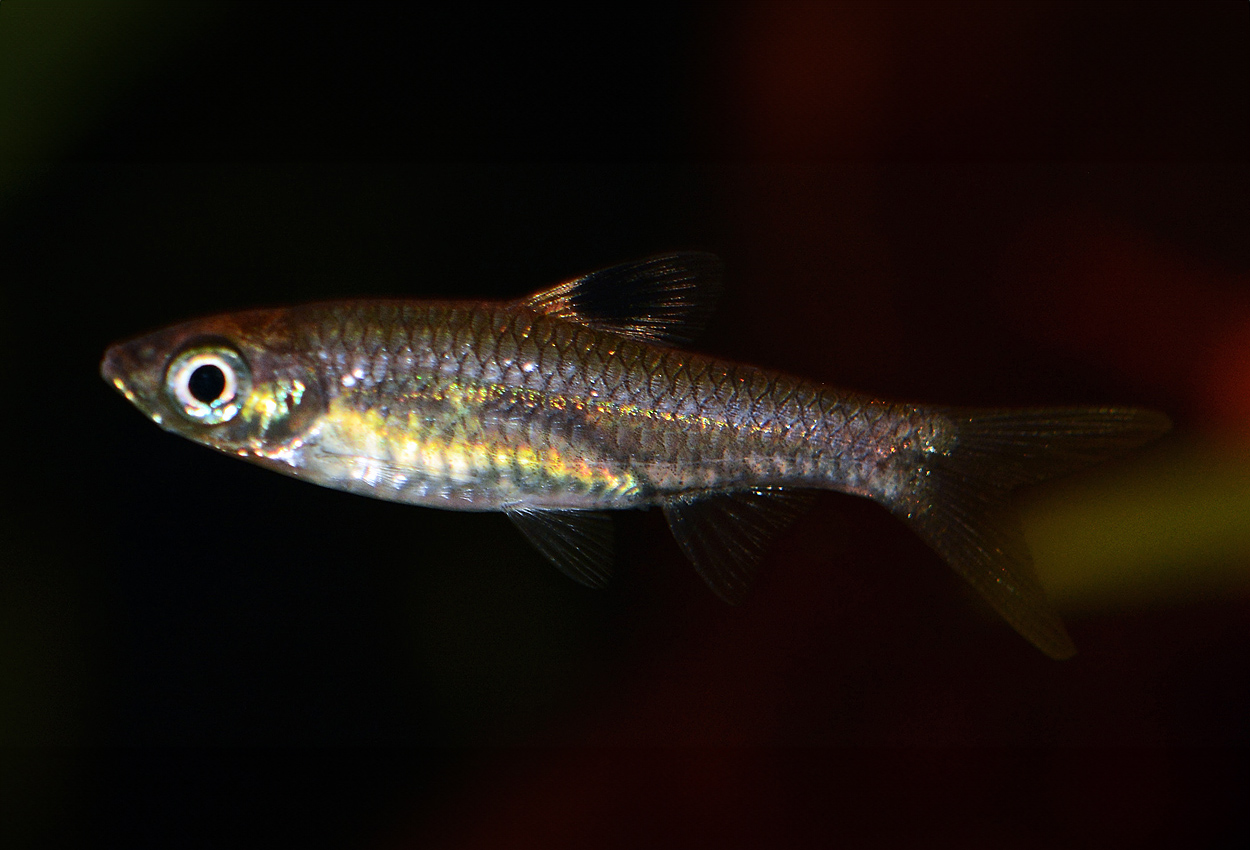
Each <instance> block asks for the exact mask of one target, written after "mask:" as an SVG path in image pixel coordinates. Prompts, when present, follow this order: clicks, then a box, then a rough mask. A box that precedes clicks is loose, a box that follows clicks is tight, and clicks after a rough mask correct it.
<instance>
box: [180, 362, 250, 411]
mask: <svg viewBox="0 0 1250 850" xmlns="http://www.w3.org/2000/svg"><path fill="white" fill-rule="evenodd" d="M250 388H251V372H250V371H249V370H248V368H247V364H246V363H244V362H243V358H242V357H240V356H239V355H238V353H237V352H235V351H233V350H231V349H229V348H226V347H224V346H208V347H203V348H193V349H191V350H189V351H184V352H182V353H181V354H179V355H178V356H177V357H175V358H174V359H173V360H172V361H171V362H170V364H169V368H168V369H167V370H166V372H165V391H166V392H167V393H168V394H169V396H170V399H171V400H172V401H173V402H174V405H175V406H176V407H177V408H178V410H179V411H180V412H181V413H182V414H183V415H184V416H186V417H187V418H188V419H190V420H191V421H193V422H200V423H203V424H205V425H218V424H220V423H222V422H229V421H230V420H231V419H233V418H234V417H235V416H236V415H237V414H238V412H239V407H240V402H239V399H240V398H242V397H243V396H244V395H246V394H247V392H248V390H250Z"/></svg>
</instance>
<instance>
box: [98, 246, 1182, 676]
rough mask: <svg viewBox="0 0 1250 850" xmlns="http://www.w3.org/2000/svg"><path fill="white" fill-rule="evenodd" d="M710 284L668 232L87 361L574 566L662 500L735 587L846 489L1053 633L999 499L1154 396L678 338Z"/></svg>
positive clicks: (197, 416) (1044, 632) (315, 466)
mask: <svg viewBox="0 0 1250 850" xmlns="http://www.w3.org/2000/svg"><path fill="white" fill-rule="evenodd" d="M719 290H720V264H719V261H718V260H716V258H714V257H712V256H711V255H708V254H699V253H676V254H668V255H662V256H659V257H652V258H647V259H644V260H640V261H638V262H635V263H627V264H624V265H621V266H616V267H613V268H611V269H605V270H603V271H600V272H595V273H592V274H590V275H586V276H584V277H582V278H577V279H574V280H572V281H568V282H566V283H563V284H560V285H558V286H556V287H552V288H551V289H548V290H544V291H541V292H538V293H536V294H534V295H533V296H531V297H529V298H526V299H523V300H521V301H516V302H508V303H484V302H417V301H376V300H375V301H340V302H328V303H321V304H310V305H304V306H300V307H292V308H284V309H277V310H261V311H249V312H243V313H233V314H224V315H220V316H214V317H209V318H207V319H200V320H196V321H193V322H187V323H184V324H181V325H175V326H173V327H171V328H167V329H165V330H163V331H157V332H156V333H153V334H149V335H146V336H144V337H140V338H138V339H136V340H132V341H130V342H127V343H121V344H119V345H116V346H113V347H111V348H110V349H109V350H108V352H106V354H105V358H104V362H103V364H102V366H101V371H102V373H103V375H104V377H105V378H106V379H107V380H109V381H110V382H111V383H112V384H113V385H114V386H115V387H117V389H118V390H119V391H121V392H122V393H123V394H124V395H125V396H126V398H127V399H129V400H130V401H132V402H133V403H134V404H135V405H136V406H138V407H139V408H140V409H141V410H143V411H144V412H145V413H147V414H148V415H149V416H150V417H151V418H152V419H153V420H155V421H156V422H157V423H158V424H160V425H161V426H162V427H163V428H166V429H168V430H170V431H173V432H175V433H178V434H180V435H182V436H184V437H188V438H190V439H192V440H195V441H197V442H200V443H203V444H205V445H207V446H210V447H212V448H215V449H218V450H220V451H223V452H229V453H231V454H234V455H238V456H241V457H244V458H247V459H248V460H251V461H253V462H255V463H258V464H261V465H263V466H266V467H269V468H271V469H274V470H277V471H279V472H282V473H285V474H287V475H291V476H294V477H296V478H300V479H302V480H305V481H310V482H313V483H316V484H321V485H324V486H328V487H333V488H337V489H341V490H347V491H350V492H354V493H360V494H363V495H368V496H374V497H377V498H382V499H388V500H392V501H400V502H407V503H412V504H420V505H427V506H433V507H444V508H453V509H460V510H502V511H504V512H506V513H507V514H508V516H509V517H510V518H511V519H512V520H513V521H514V522H515V523H516V525H517V527H518V528H519V529H520V530H521V531H522V532H523V533H524V534H525V536H526V537H527V538H528V539H529V540H530V541H531V542H532V543H533V544H534V545H535V546H537V547H538V549H539V550H540V551H541V552H542V553H543V554H544V555H546V556H547V557H548V558H549V559H550V560H551V561H552V562H553V563H554V564H555V565H556V566H558V567H559V568H560V569H562V570H564V571H565V572H566V573H567V574H569V575H570V576H572V577H573V578H575V579H577V580H578V581H581V582H584V583H586V584H590V585H592V586H601V585H602V584H603V583H604V582H605V581H606V580H607V576H608V574H609V571H610V566H611V550H612V546H611V523H610V522H609V521H608V519H607V516H606V514H603V513H601V512H602V511H604V510H609V509H619V508H646V507H660V508H661V509H662V510H663V511H664V514H665V517H666V518H667V519H668V522H669V526H670V528H671V529H672V530H673V533H674V535H675V536H676V538H677V540H678V543H679V544H680V545H681V547H682V549H683V550H684V551H685V553H686V554H687V556H688V557H689V558H690V560H691V561H692V562H693V563H694V565H695V566H696V568H697V569H698V570H699V572H700V574H701V575H702V576H703V577H704V578H705V579H706V580H707V582H708V584H709V585H710V586H711V587H712V589H713V590H715V591H716V592H717V593H718V594H719V595H720V596H721V597H723V598H724V599H726V600H728V601H730V602H738V601H741V600H742V598H743V596H744V595H745V593H746V590H747V588H748V587H749V586H750V583H751V580H752V577H753V575H754V573H755V571H756V568H757V566H758V563H759V562H760V560H761V559H762V558H763V554H764V549H765V545H766V543H767V541H768V540H769V538H770V537H771V536H773V535H774V534H775V533H777V531H779V530H780V529H781V528H782V527H784V526H785V524H786V523H787V522H788V521H789V520H790V519H792V518H793V516H794V515H795V514H796V513H797V512H798V511H799V510H800V509H801V508H802V507H803V506H804V505H806V504H807V502H808V498H807V494H808V493H809V492H810V491H813V490H837V491H842V492H846V493H852V494H855V495H860V496H866V497H868V498H871V499H873V500H875V501H877V502H879V503H881V504H882V505H884V506H885V507H886V508H887V509H889V510H890V511H892V512H893V513H894V514H895V515H896V516H898V517H899V518H900V519H902V520H903V522H905V523H906V524H908V525H909V526H910V527H911V528H912V529H913V530H914V531H915V532H916V533H917V534H919V535H920V536H921V537H922V538H923V539H924V540H925V541H926V542H927V543H928V544H929V545H930V546H931V547H932V548H933V549H934V550H935V551H936V552H937V553H938V554H939V555H940V556H941V557H942V558H944V559H945V560H946V561H947V563H949V564H950V565H951V566H952V567H953V568H954V569H955V570H956V571H957V572H958V573H960V574H961V575H962V576H964V578H966V579H967V580H968V581H969V582H971V583H972V585H973V586H974V587H975V588H976V589H977V590H978V591H979V592H980V593H981V594H982V595H983V596H984V597H985V598H986V599H987V600H988V601H989V603H990V604H991V605H993V606H994V607H995V608H996V609H997V610H998V611H999V612H1000V613H1001V614H1002V615H1003V616H1004V617H1005V618H1006V620H1007V621H1008V622H1009V623H1011V624H1012V625H1013V626H1014V627H1015V628H1016V629H1017V630H1019V631H1020V632H1021V633H1022V634H1023V635H1024V636H1025V637H1027V638H1028V639H1029V640H1031V641H1032V642H1033V643H1035V644H1036V645H1037V646H1038V647H1040V648H1041V649H1042V650H1043V651H1045V652H1047V653H1048V654H1050V655H1052V656H1053V657H1056V658H1063V657H1067V656H1068V655H1071V654H1072V652H1073V651H1074V650H1073V647H1072V643H1071V639H1070V638H1069V637H1068V635H1067V633H1066V631H1065V630H1064V628H1063V624H1062V622H1061V621H1060V620H1059V618H1058V617H1057V615H1055V613H1054V611H1053V610H1051V608H1050V607H1049V605H1048V604H1047V602H1046V600H1045V594H1044V592H1043V590H1042V588H1041V587H1040V585H1039V584H1038V583H1037V581H1036V579H1035V578H1034V576H1033V572H1032V567H1031V563H1030V560H1029V555H1028V551H1027V548H1026V547H1025V545H1024V542H1023V538H1022V536H1021V535H1020V534H1019V529H1018V524H1017V523H1016V522H1015V521H1014V520H1013V518H1012V517H1013V515H1012V511H1011V510H1010V506H1009V504H1008V501H1007V497H1008V495H1009V493H1010V492H1011V491H1012V490H1013V489H1014V488H1016V487H1017V486H1020V485H1022V484H1027V483H1029V482H1031V481H1037V480H1042V479H1044V478H1048V477H1051V476H1054V475H1058V474H1062V473H1064V472H1068V471H1070V470H1073V469H1077V468H1080V467H1082V466H1085V465H1088V464H1090V463H1095V462H1097V461H1100V460H1102V459H1104V458H1107V457H1111V456H1114V455H1117V454H1121V453H1123V452H1125V451H1127V450H1129V449H1131V448H1133V447H1135V446H1138V445H1141V444H1142V443H1145V442H1147V441H1148V440H1150V439H1152V438H1154V437H1156V436H1158V435H1159V434H1161V433H1162V432H1163V431H1164V430H1166V429H1167V427H1168V421H1167V418H1166V417H1164V416H1162V415H1161V414H1157V413H1153V412H1151V411H1144V410H1137V409H1134V408H1115V407H1107V408H1041V409H1036V410H1023V411H1012V410H1005V411H1004V410H965V409H959V408H943V407H932V406H926V405H912V404H899V403H894V402H886V401H880V400H876V399H872V398H869V397H867V396H863V395H858V394H855V393H850V392H845V391H842V390H836V389H833V388H831V387H828V386H825V385H822V384H820V383H817V382H814V381H810V380H805V379H802V378H796V377H792V376H789V375H785V374H782V373H780V372H775V371H772V370H768V369H763V368H759V367H755V366H749V365H745V364H740V363H733V362H730V361H725V360H720V359H717V358H713V357H709V356H707V355H703V354H698V353H692V352H690V351H687V350H684V349H682V348H679V347H677V345H678V344H681V343H684V342H686V341H688V340H689V339H690V338H691V337H693V335H694V334H695V333H696V332H697V331H698V329H699V328H700V327H701V325H702V324H703V322H704V321H705V320H706V318H707V316H708V315H709V313H710V310H711V305H712V302H713V301H714V300H715V297H716V295H717V294H718V293H719ZM195 376H201V378H197V379H196V380H195V381H193V378H194V377H195ZM197 381H198V383H197ZM197 387H198V389H197Z"/></svg>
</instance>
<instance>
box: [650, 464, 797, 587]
mask: <svg viewBox="0 0 1250 850" xmlns="http://www.w3.org/2000/svg"><path fill="white" fill-rule="evenodd" d="M814 498H815V494H814V493H812V492H810V491H806V490H786V489H783V488H780V487H759V488H755V489H751V490H740V491H734V492H730V493H714V494H698V495H692V496H681V497H678V498H674V499H672V500H670V501H669V502H667V503H665V505H664V516H665V517H666V518H667V519H668V526H669V528H671V529H672V531H673V536H674V537H675V538H677V543H678V545H680V546H681V548H682V551H683V552H685V553H686V557H688V558H689V559H690V560H691V562H692V563H693V564H694V566H695V569H697V570H698V571H699V575H701V576H703V580H704V581H706V582H707V583H708V586H709V587H711V588H712V590H714V591H715V592H716V595H717V596H719V597H720V598H721V599H724V600H725V601H726V602H728V603H729V604H731V605H737V604H738V603H739V602H741V601H742V600H743V599H744V598H745V597H746V594H747V591H748V590H749V589H750V587H751V583H752V581H753V580H754V579H755V574H756V572H758V568H759V563H760V561H761V560H762V559H763V557H764V553H765V551H766V550H767V548H768V544H769V543H770V542H771V541H772V539H773V538H774V537H775V536H776V535H777V534H778V533H779V532H781V531H782V530H783V529H785V528H786V526H788V525H789V524H790V523H791V522H793V521H794V519H795V518H796V517H797V516H798V515H799V514H800V513H802V512H803V511H804V510H805V509H806V508H807V507H808V506H809V505H810V504H811V502H812V501H813V499H814Z"/></svg>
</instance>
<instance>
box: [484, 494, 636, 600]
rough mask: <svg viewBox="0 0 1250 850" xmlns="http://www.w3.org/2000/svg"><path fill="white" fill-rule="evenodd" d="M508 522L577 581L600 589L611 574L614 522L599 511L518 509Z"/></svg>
mask: <svg viewBox="0 0 1250 850" xmlns="http://www.w3.org/2000/svg"><path fill="white" fill-rule="evenodd" d="M506 513H507V515H508V519H510V520H512V522H513V524H515V525H516V527H517V528H519V529H520V530H521V533H522V534H524V535H525V537H526V539H527V540H529V542H530V543H532V544H534V548H536V549H537V550H538V551H539V552H542V553H543V554H544V555H545V556H547V559H548V560H549V561H551V563H553V564H555V565H556V566H557V567H559V568H560V571H561V572H562V573H564V574H565V575H566V576H568V577H569V578H571V579H573V580H574V581H577V582H580V583H581V584H584V585H586V586H587V587H594V588H601V587H603V586H604V585H606V584H607V583H608V578H609V576H611V574H612V519H611V517H609V516H608V515H607V514H604V513H598V512H596V511H559V510H535V509H529V508H515V509H509V510H507V511H506Z"/></svg>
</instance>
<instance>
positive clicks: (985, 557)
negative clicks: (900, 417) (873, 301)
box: [889, 408, 1171, 659]
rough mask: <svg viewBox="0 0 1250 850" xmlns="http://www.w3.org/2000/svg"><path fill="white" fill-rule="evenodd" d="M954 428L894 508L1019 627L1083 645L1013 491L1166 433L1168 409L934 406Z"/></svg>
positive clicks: (1047, 641)
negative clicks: (1049, 589)
mask: <svg viewBox="0 0 1250 850" xmlns="http://www.w3.org/2000/svg"><path fill="white" fill-rule="evenodd" d="M935 414H936V415H938V416H940V417H941V418H942V419H943V420H944V421H945V422H946V423H949V425H950V426H952V428H953V433H954V438H953V440H951V441H950V443H948V446H947V448H946V449H945V450H944V451H939V452H934V453H931V454H927V455H924V459H923V461H921V463H920V465H919V467H918V474H917V475H916V476H915V477H914V478H913V479H912V480H913V484H912V487H911V488H910V491H909V492H908V493H907V495H906V496H904V497H902V498H900V499H899V500H897V502H896V503H895V504H892V505H890V506H889V507H890V508H891V510H893V512H894V513H895V514H896V515H898V516H899V517H900V518H902V519H903V521H904V522H906V523H907V524H908V525H909V526H911V528H912V529H913V530H914V531H915V532H916V533H918V534H919V535H920V537H921V538H923V539H924V541H925V542H926V543H928V544H929V546H931V547H932V548H933V549H934V550H935V551H936V552H937V553H938V554H939V555H941V556H942V558H943V560H945V561H946V562H947V563H948V564H950V565H951V567H953V568H954V570H955V572H957V573H959V574H960V575H961V576H963V577H964V578H965V579H967V580H968V581H969V582H970V583H971V584H972V586H973V587H975V588H976V589H977V591H978V592H979V593H980V594H981V595H982V596H984V597H985V599H986V600H987V601H988V602H989V603H990V605H992V606H993V607H994V608H995V609H996V610H997V611H998V612H999V613H1000V614H1001V615H1002V616H1003V617H1004V618H1005V619H1006V620H1007V622H1009V623H1010V624H1011V625H1012V626H1013V627H1014V628H1015V629H1016V630H1017V631H1018V632H1020V634H1022V635H1023V636H1024V637H1026V638H1027V639H1028V640H1030V641H1031V642H1032V643H1033V644H1035V645H1036V646H1037V647H1038V648H1039V649H1041V650H1042V651H1043V652H1045V653H1046V654H1047V655H1049V656H1051V657H1052V658H1056V659H1060V658H1068V657H1070V656H1071V655H1072V654H1074V653H1075V652H1076V648H1075V646H1074V645H1073V643H1072V639H1071V638H1070V637H1069V636H1068V633H1067V630H1066V629H1064V626H1063V622H1062V621H1061V620H1060V619H1059V616H1058V614H1057V613H1056V612H1055V611H1054V609H1053V608H1052V607H1051V605H1050V603H1049V602H1048V601H1047V599H1046V594H1045V592H1044V591H1043V590H1042V587H1041V585H1040V584H1039V583H1038V580H1037V577H1036V575H1035V574H1034V570H1033V563H1032V558H1031V557H1030V556H1029V550H1028V547H1027V546H1026V545H1025V541H1024V535H1023V533H1022V531H1021V524H1020V520H1019V516H1018V514H1017V512H1016V511H1015V510H1014V509H1013V508H1012V507H1011V505H1010V504H1009V500H1008V498H1007V497H1008V494H1010V493H1011V491H1012V490H1014V489H1016V488H1017V487H1019V486H1021V485H1023V484H1028V483H1031V482H1036V481H1042V480H1045V479H1047V478H1053V477H1055V476H1059V475H1063V474H1065V473H1068V472H1072V471H1075V470H1077V469H1081V468H1083V467H1086V466H1090V465H1092V464H1095V463H1098V462H1099V461H1103V460H1106V459H1108V458H1111V457H1115V456H1117V455H1120V454H1123V453H1125V452H1127V451H1129V450H1130V449H1133V448H1136V447H1137V446H1140V445H1142V444H1144V443H1147V442H1149V441H1150V440H1153V439H1154V438H1156V437H1158V436H1159V435H1161V434H1163V433H1164V432H1165V431H1167V430H1168V428H1170V427H1171V423H1170V422H1169V420H1168V418H1167V417H1166V416H1164V415H1163V414H1161V413H1155V412H1153V411H1148V410H1137V409H1132V408H1058V409H1035V410H960V409H951V410H942V411H935Z"/></svg>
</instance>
